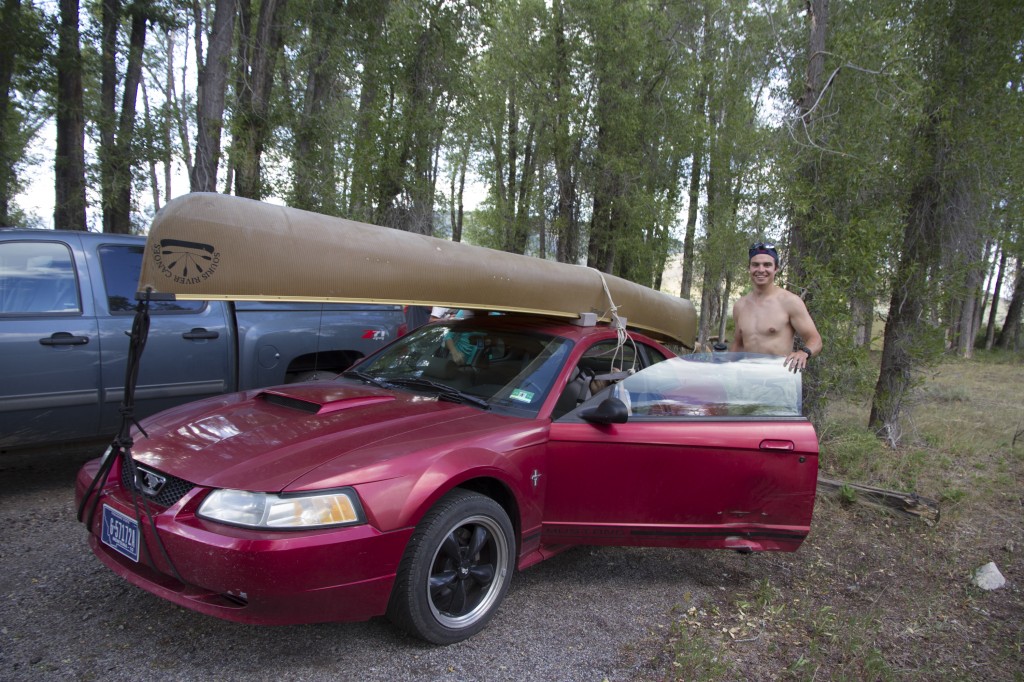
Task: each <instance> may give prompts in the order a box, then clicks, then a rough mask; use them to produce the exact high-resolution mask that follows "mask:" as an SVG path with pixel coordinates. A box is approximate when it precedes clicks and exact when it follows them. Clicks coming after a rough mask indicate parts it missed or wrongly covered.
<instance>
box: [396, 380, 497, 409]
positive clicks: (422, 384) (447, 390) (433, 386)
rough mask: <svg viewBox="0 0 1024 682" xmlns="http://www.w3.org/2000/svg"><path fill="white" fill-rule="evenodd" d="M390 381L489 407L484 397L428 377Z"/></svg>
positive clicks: (445, 397) (439, 395)
mask: <svg viewBox="0 0 1024 682" xmlns="http://www.w3.org/2000/svg"><path fill="white" fill-rule="evenodd" d="M391 383H393V384H395V385H396V386H408V387H409V388H423V389H430V390H434V391H437V392H438V396H437V397H438V398H443V399H445V400H451V401H453V402H457V403H470V404H472V405H476V406H477V407H482V408H483V409H485V410H489V409H491V404H490V403H489V402H487V399H486V398H481V397H480V396H478V395H473V394H471V393H465V392H463V391H460V390H459V389H457V388H452V387H451V386H449V385H447V384H442V383H441V382H439V381H431V380H430V379H416V378H403V379H392V380H391Z"/></svg>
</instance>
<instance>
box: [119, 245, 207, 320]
mask: <svg viewBox="0 0 1024 682" xmlns="http://www.w3.org/2000/svg"><path fill="white" fill-rule="evenodd" d="M99 252H100V265H101V266H102V268H103V286H104V290H105V291H106V294H107V309H108V310H109V311H110V314H111V315H119V314H124V315H128V314H131V313H134V312H135V305H136V300H135V293H136V291H137V290H138V288H139V272H140V271H141V270H142V253H143V247H142V245H139V246H135V245H132V244H107V245H105V246H101V247H100V248H99ZM205 305H206V302H205V301H150V304H149V310H150V312H153V313H181V312H198V311H200V310H202V309H203V306H205Z"/></svg>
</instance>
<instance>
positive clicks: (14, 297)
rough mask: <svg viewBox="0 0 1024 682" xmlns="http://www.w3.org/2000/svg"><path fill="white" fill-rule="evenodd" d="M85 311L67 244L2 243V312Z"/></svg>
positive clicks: (0, 281)
mask: <svg viewBox="0 0 1024 682" xmlns="http://www.w3.org/2000/svg"><path fill="white" fill-rule="evenodd" d="M81 312H82V302H81V299H80V298H79V295H78V278H77V277H76V275H75V268H74V265H72V260H71V249H69V248H68V246H67V244H62V243H60V242H37V241H30V242H5V243H3V244H0V314H3V315H24V314H43V313H46V314H54V313H73V314H79V313H81Z"/></svg>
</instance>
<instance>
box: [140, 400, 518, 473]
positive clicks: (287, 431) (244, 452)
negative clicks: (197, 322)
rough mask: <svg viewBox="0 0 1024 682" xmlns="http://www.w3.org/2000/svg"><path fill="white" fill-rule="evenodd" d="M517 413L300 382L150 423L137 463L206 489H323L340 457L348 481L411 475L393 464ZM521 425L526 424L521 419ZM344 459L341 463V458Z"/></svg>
mask: <svg viewBox="0 0 1024 682" xmlns="http://www.w3.org/2000/svg"><path fill="white" fill-rule="evenodd" d="M510 420H513V418H510V417H503V416H500V415H495V414H491V413H489V412H486V411H483V410H481V409H479V408H476V407H469V406H466V405H460V404H457V403H452V402H447V401H441V400H438V399H437V398H436V397H433V396H428V395H420V394H415V393H410V392H405V391H390V390H384V389H379V388H375V387H370V386H365V385H362V384H359V383H356V382H349V381H344V380H340V381H332V382H315V383H308V384H292V385H288V386H280V387H276V388H273V389H263V390H256V391H249V392H245V393H236V394H232V395H228V396H220V397H217V398H210V399H207V400H202V401H198V402H195V403H190V404H188V405H184V406H182V407H178V408H175V409H172V410H169V411H167V412H162V413H160V414H159V415H156V416H154V417H151V418H150V419H148V420H146V421H144V422H143V423H142V426H143V428H144V429H145V431H146V433H147V434H148V437H143V436H141V435H140V436H139V437H137V439H136V446H135V448H134V449H133V456H134V458H135V459H136V461H138V462H140V463H141V464H144V465H149V466H152V467H153V468H155V469H158V470H160V471H162V472H164V473H167V474H171V475H173V476H177V477H179V478H182V479H185V480H187V481H190V482H192V483H194V484H197V485H204V486H209V487H215V488H236V489H242V490H258V491H266V492H272V491H283V490H288V489H290V488H292V489H295V488H296V486H294V485H293V484H294V483H295V482H296V481H299V480H300V479H301V480H302V483H301V484H300V485H298V486H297V488H299V489H302V488H315V487H317V485H316V483H317V477H316V476H315V475H311V472H314V471H315V470H316V469H318V468H321V467H324V465H326V464H328V463H331V464H332V465H331V466H330V467H329V468H330V470H331V474H332V476H333V477H334V478H335V479H337V477H338V475H339V473H341V474H344V473H345V472H348V474H349V475H348V476H343V478H344V479H345V483H344V484H345V485H355V484H357V483H362V482H368V481H373V480H381V479H384V478H389V477H393V476H398V475H401V474H400V473H398V472H396V471H395V469H394V467H392V466H389V465H388V461H389V460H391V459H395V458H397V457H399V456H401V455H403V454H406V453H408V452H410V451H412V450H422V449H425V448H430V447H437V446H438V445H440V444H442V443H445V444H447V445H448V446H450V445H452V444H453V441H457V440H458V439H459V438H460V437H464V436H465V435H466V434H469V433H479V432H480V430H485V431H489V430H491V429H492V428H497V427H498V426H499V425H502V424H503V425H505V426H508V423H509V421H510ZM514 421H517V422H520V423H521V422H522V420H521V419H515V420H514ZM339 461H340V462H339Z"/></svg>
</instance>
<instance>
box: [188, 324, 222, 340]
mask: <svg viewBox="0 0 1024 682" xmlns="http://www.w3.org/2000/svg"><path fill="white" fill-rule="evenodd" d="M219 336H220V332H211V331H207V330H205V329H203V328H202V327H195V328H193V329H192V331H190V332H185V333H184V334H182V335H181V338H183V339H188V340H189V341H193V340H203V339H216V338H218V337H219Z"/></svg>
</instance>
